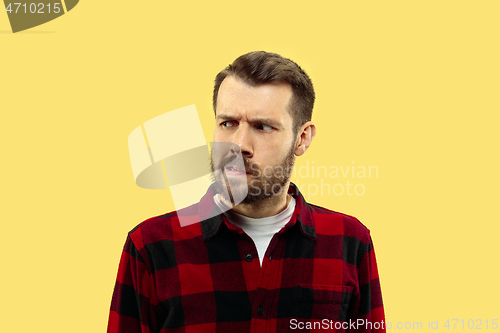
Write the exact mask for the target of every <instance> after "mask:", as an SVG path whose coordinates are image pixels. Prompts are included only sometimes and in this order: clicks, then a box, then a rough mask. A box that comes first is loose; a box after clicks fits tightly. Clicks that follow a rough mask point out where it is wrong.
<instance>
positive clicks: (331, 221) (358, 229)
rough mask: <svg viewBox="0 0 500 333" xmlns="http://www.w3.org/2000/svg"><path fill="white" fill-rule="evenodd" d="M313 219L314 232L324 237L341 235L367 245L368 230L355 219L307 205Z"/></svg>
mask: <svg viewBox="0 0 500 333" xmlns="http://www.w3.org/2000/svg"><path fill="white" fill-rule="evenodd" d="M307 205H308V206H309V209H310V210H311V213H312V215H313V218H314V224H315V228H316V232H317V233H318V234H320V235H321V234H325V235H332V234H333V235H342V236H348V237H355V238H358V239H359V240H360V241H362V242H364V243H369V240H370V230H369V229H368V228H367V227H366V226H365V225H364V224H363V223H361V222H360V221H359V220H358V219H357V218H356V217H354V216H352V215H348V214H344V213H340V212H337V211H334V210H331V209H328V208H324V207H320V206H316V205H313V204H310V203H308V204H307Z"/></svg>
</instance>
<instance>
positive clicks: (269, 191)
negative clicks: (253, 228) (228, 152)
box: [210, 142, 295, 205]
mask: <svg viewBox="0 0 500 333" xmlns="http://www.w3.org/2000/svg"><path fill="white" fill-rule="evenodd" d="M294 151H295V142H292V146H291V147H290V149H289V150H288V152H287V155H286V156H285V157H284V158H283V160H281V161H280V162H279V163H278V164H275V165H273V166H267V167H265V168H264V169H261V168H260V167H259V165H258V164H257V163H255V162H250V161H249V160H247V159H245V158H244V157H243V164H244V167H245V170H246V172H247V173H249V176H250V181H249V183H248V181H247V175H244V178H243V177H241V178H239V180H238V181H236V182H235V181H231V180H229V181H228V177H227V176H226V174H225V173H224V170H225V169H224V164H222V165H221V163H219V164H218V165H217V167H216V166H214V161H213V157H211V158H210V165H211V168H212V174H211V176H212V177H211V178H212V182H213V186H214V189H215V191H216V193H218V194H220V195H221V196H222V197H223V198H224V199H226V201H227V202H231V203H233V205H234V204H239V203H242V204H253V203H257V202H262V201H265V200H269V199H271V198H275V197H276V196H278V195H280V194H281V193H282V192H283V191H285V190H288V189H285V186H286V185H287V183H288V181H289V180H290V178H291V175H292V169H293V165H294V163H295V155H294ZM212 156H213V154H212ZM215 170H219V171H221V172H217V173H215ZM245 194H246V195H245ZM233 198H242V200H241V202H236V203H235V202H234V200H233Z"/></svg>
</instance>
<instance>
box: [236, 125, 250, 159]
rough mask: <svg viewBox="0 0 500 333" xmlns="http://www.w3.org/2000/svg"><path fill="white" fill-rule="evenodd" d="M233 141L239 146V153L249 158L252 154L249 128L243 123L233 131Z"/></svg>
mask: <svg viewBox="0 0 500 333" xmlns="http://www.w3.org/2000/svg"><path fill="white" fill-rule="evenodd" d="M233 143H234V144H236V145H237V146H238V147H239V150H240V151H241V154H242V155H243V156H244V157H246V158H250V157H252V156H253V148H252V142H251V137H250V129H249V128H248V126H245V125H240V126H238V130H237V131H236V133H235V138H234V141H233ZM231 152H232V153H234V151H233V150H231Z"/></svg>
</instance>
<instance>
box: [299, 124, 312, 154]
mask: <svg viewBox="0 0 500 333" xmlns="http://www.w3.org/2000/svg"><path fill="white" fill-rule="evenodd" d="M315 136H316V125H314V123H312V122H310V121H308V122H306V123H304V124H303V125H302V126H300V128H299V131H298V133H297V138H296V142H297V144H296V146H295V156H301V155H303V154H304V153H305V152H306V150H307V148H309V146H310V145H311V142H312V140H313V138H314V137H315Z"/></svg>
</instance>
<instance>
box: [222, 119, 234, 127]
mask: <svg viewBox="0 0 500 333" xmlns="http://www.w3.org/2000/svg"><path fill="white" fill-rule="evenodd" d="M221 126H222V127H233V126H234V124H233V122H232V121H229V120H227V121H224V122H222V123H221Z"/></svg>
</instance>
